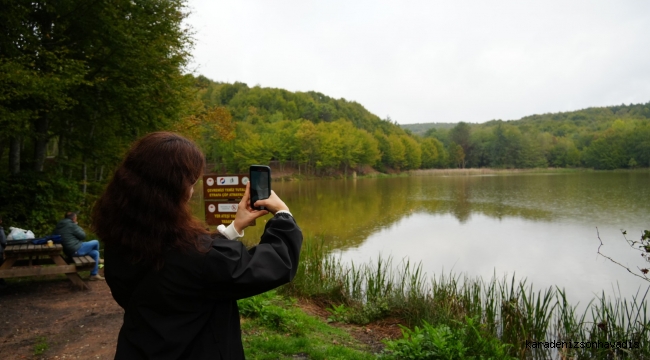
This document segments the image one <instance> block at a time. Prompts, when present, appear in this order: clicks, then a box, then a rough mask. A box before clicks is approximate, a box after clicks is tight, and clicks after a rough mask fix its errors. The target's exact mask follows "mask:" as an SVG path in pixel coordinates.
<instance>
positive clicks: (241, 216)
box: [234, 182, 282, 233]
mask: <svg viewBox="0 0 650 360" xmlns="http://www.w3.org/2000/svg"><path fill="white" fill-rule="evenodd" d="M250 187H251V183H250V182H249V183H248V184H246V191H245V192H244V197H242V199H241V201H240V202H239V206H237V214H236V215H235V221H234V223H235V224H234V226H235V231H237V232H238V233H241V232H242V231H243V230H244V229H245V228H247V227H249V226H251V225H253V223H254V222H255V219H257V218H258V217H261V216H264V215H266V214H268V213H269V212H268V211H266V210H255V209H253V208H251V200H250V197H251V195H250V194H251V193H250ZM280 201H282V200H280ZM258 203H259V201H258ZM256 204H257V203H256ZM256 206H257V205H256Z"/></svg>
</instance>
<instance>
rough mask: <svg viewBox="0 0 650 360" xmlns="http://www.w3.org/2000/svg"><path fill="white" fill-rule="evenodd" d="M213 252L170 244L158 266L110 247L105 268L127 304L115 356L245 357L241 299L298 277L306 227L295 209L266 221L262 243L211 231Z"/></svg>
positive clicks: (115, 292)
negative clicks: (137, 261) (135, 260)
mask: <svg viewBox="0 0 650 360" xmlns="http://www.w3.org/2000/svg"><path fill="white" fill-rule="evenodd" d="M210 241H211V248H210V250H209V251H208V252H207V253H200V252H198V251H191V252H187V253H183V252H178V251H169V252H168V253H167V254H166V255H165V263H164V265H163V267H162V269H160V270H158V271H153V270H145V269H143V268H141V267H138V266H137V265H133V264H131V263H129V262H128V261H125V260H124V259H122V258H121V257H120V256H119V255H118V254H117V253H116V252H114V251H111V249H109V248H108V247H107V248H106V250H105V254H104V256H105V269H104V272H105V276H106V281H107V282H108V285H109V286H110V288H111V292H112V294H113V298H115V301H117V303H118V304H119V305H120V306H121V307H122V308H124V310H125V312H124V324H123V325H122V329H121V330H120V334H119V336H118V340H117V352H116V354H115V358H116V359H243V358H244V349H243V346H242V341H241V329H240V327H239V309H238V308H237V299H241V298H245V297H249V296H253V295H256V294H260V293H263V292H265V291H268V290H271V289H273V288H275V287H278V286H280V285H282V284H285V283H288V282H289V281H291V279H293V277H294V276H295V274H296V271H297V269H298V259H299V255H300V247H301V245H302V232H301V230H300V228H299V227H298V225H297V224H296V223H295V221H294V220H293V217H291V216H290V215H288V214H282V213H280V214H278V215H276V216H274V217H273V218H272V219H271V220H269V221H268V222H267V224H266V228H265V230H264V234H263V235H262V239H261V241H260V243H259V245H257V246H255V247H253V248H251V249H250V250H247V249H246V247H245V246H244V245H243V244H242V243H241V242H239V241H233V240H228V239H224V238H219V239H212V240H210Z"/></svg>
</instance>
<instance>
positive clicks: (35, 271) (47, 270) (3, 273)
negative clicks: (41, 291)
mask: <svg viewBox="0 0 650 360" xmlns="http://www.w3.org/2000/svg"><path fill="white" fill-rule="evenodd" d="M76 272H77V267H76V266H74V265H55V266H32V267H22V266H21V267H13V268H11V269H6V270H5V269H0V278H12V277H21V276H40V275H51V274H67V273H76Z"/></svg>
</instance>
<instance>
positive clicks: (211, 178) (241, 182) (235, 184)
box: [203, 174, 248, 201]
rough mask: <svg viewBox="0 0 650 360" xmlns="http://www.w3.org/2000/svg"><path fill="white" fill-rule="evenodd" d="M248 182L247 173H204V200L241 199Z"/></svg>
mask: <svg viewBox="0 0 650 360" xmlns="http://www.w3.org/2000/svg"><path fill="white" fill-rule="evenodd" d="M246 184H248V174H246V175H203V200H205V201H208V200H241V198H243V197H244V191H246Z"/></svg>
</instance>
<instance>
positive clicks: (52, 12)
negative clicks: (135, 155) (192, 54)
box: [0, 0, 191, 176]
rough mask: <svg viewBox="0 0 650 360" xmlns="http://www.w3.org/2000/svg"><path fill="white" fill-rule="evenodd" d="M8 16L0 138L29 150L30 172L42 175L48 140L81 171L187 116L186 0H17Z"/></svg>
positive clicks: (0, 45) (0, 62) (1, 62)
mask: <svg viewBox="0 0 650 360" xmlns="http://www.w3.org/2000/svg"><path fill="white" fill-rule="evenodd" d="M7 10H8V11H7V12H5V11H2V13H3V15H2V23H3V24H7V26H6V27H5V29H6V31H3V32H2V33H0V54H2V55H0V79H2V80H0V82H2V84H0V87H2V88H5V89H10V91H6V92H4V96H0V114H7V113H9V114H11V115H10V116H8V117H4V116H3V121H5V120H7V119H8V121H11V122H12V124H13V125H12V126H11V127H5V126H2V127H0V129H1V130H0V132H1V133H0V138H7V137H10V138H12V140H11V142H12V143H16V142H17V141H18V140H19V141H21V142H22V143H23V144H29V145H30V146H31V147H32V148H33V149H34V151H33V157H32V159H31V160H29V161H28V162H29V163H31V164H32V168H33V169H34V170H36V171H43V169H44V168H43V164H44V160H45V156H46V150H45V148H46V145H47V143H48V141H50V140H51V139H53V138H54V137H56V138H57V139H58V146H59V148H60V150H59V154H64V155H65V156H66V157H67V158H68V159H69V160H73V159H74V161H76V163H77V164H82V165H83V169H84V174H85V172H86V166H87V165H88V164H89V163H95V162H97V161H103V162H107V163H110V162H113V161H115V158H114V155H115V154H106V153H102V151H100V150H99V149H104V148H106V149H116V150H118V151H122V149H123V148H124V147H125V146H126V145H127V144H128V143H130V142H131V141H132V140H133V138H134V137H135V136H137V135H138V134H139V133H141V132H146V131H150V130H154V129H159V128H161V127H165V126H167V125H168V124H170V123H171V122H173V121H175V119H177V118H178V116H179V115H180V113H181V112H182V111H184V107H185V105H186V103H187V100H188V99H189V92H188V88H189V85H190V84H191V83H190V81H191V78H189V77H187V76H184V75H183V74H182V69H183V66H184V65H185V64H186V62H187V60H188V58H189V53H188V48H189V46H190V45H191V40H190V38H189V33H188V31H187V30H185V29H184V28H183V26H182V21H183V20H184V18H185V16H186V13H185V12H184V1H183V0H169V1H164V2H161V1H157V0H142V1H137V2H135V1H127V0H113V1H106V2H105V1H93V2H79V1H73V0H61V1H55V2H49V1H27V0H17V1H13V2H12V5H11V6H8V7H7ZM17 138H19V139H17ZM116 142H117V144H115V143H116ZM13 155H14V156H13V157H12V159H11V160H10V162H11V164H10V168H12V169H13V170H18V171H20V169H19V168H18V167H17V166H16V163H15V162H16V159H20V158H21V157H20V148H14V154H13ZM26 161H27V159H25V158H24V157H23V158H22V162H26ZM84 176H85V175H84Z"/></svg>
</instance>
